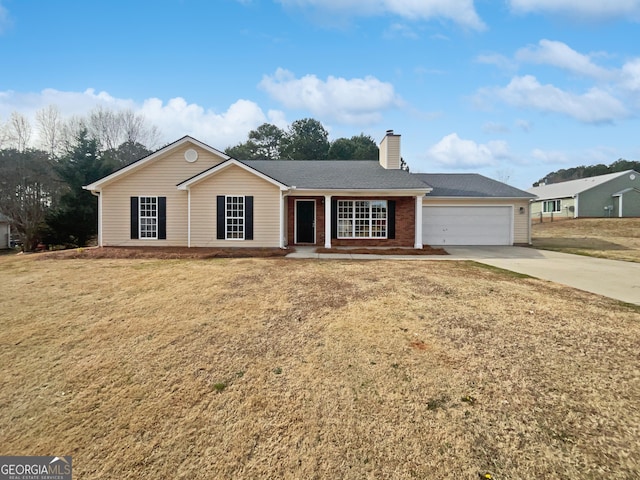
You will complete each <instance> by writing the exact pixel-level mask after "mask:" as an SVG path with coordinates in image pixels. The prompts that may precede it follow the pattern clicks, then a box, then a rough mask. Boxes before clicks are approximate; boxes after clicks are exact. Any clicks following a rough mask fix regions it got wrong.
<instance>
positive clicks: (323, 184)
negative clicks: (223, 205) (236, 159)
mask: <svg viewBox="0 0 640 480" xmlns="http://www.w3.org/2000/svg"><path fill="white" fill-rule="evenodd" d="M242 163H244V164H245V165H247V166H249V167H251V168H253V169H255V170H257V171H258V172H261V173H263V174H264V175H267V176H268V177H270V178H273V179H275V180H277V181H278V182H281V183H283V184H285V185H288V186H290V187H293V186H295V187H296V188H297V189H307V190H423V191H425V192H427V191H429V186H428V185H425V183H424V182H423V181H422V180H420V179H419V178H418V177H416V176H415V175H413V174H411V173H409V172H406V171H404V170H387V169H385V168H384V167H382V166H381V165H380V164H379V163H378V162H377V161H374V160H245V161H243V162H242Z"/></svg>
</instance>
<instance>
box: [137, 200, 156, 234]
mask: <svg viewBox="0 0 640 480" xmlns="http://www.w3.org/2000/svg"><path fill="white" fill-rule="evenodd" d="M138 205H139V209H140V210H139V213H140V222H139V227H140V236H139V238H151V239H157V238H158V197H140V198H139V202H138Z"/></svg>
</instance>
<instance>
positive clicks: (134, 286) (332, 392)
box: [0, 256, 640, 479]
mask: <svg viewBox="0 0 640 480" xmlns="http://www.w3.org/2000/svg"><path fill="white" fill-rule="evenodd" d="M34 258H35V257H34V256H31V257H26V256H25V257H22V258H20V257H3V258H0V282H1V283H2V285H3V286H4V287H3V290H2V293H1V294H0V295H1V296H0V305H1V307H2V310H1V311H2V312H3V314H2V317H1V321H0V329H1V331H2V340H1V341H2V347H1V348H0V375H1V376H0V382H1V383H0V384H1V388H0V445H1V446H2V453H3V454H5V455H6V454H14V455H23V454H24V455H26V454H29V455H35V454H40V455H44V454H47V455H52V454H56V455H60V454H65V455H66V454H70V455H73V457H74V459H73V460H74V470H75V472H74V473H75V476H76V477H77V478H82V479H98V478H113V479H139V478H149V479H152V478H153V479H156V478H194V479H208V478H229V479H231V478H233V479H240V478H292V479H293V478H296V479H298V478H305V479H307V478H309V479H313V478H317V479H324V478H331V479H333V478H345V479H362V478H385V479H387V478H388V479H405V478H406V479H408V478H422V479H424V478H428V479H432V478H433V479H476V478H478V473H479V472H481V473H484V472H490V473H491V474H492V475H493V477H494V478H496V479H537V478H553V479H603V478H606V479H630V478H638V476H640V445H639V441H638V438H640V376H639V373H638V372H640V357H639V356H638V338H640V322H639V319H640V318H639V317H640V314H639V313H638V310H637V309H633V308H631V307H628V306H624V305H621V304H619V303H616V302H614V301H612V300H608V299H605V298H602V297H599V296H595V295H592V294H588V293H584V292H580V291H577V290H571V289H568V288H566V287H561V286H558V285H554V284H551V283H548V282H544V281H540V280H536V279H523V278H516V277H515V276H513V275H511V274H509V273H507V272H495V271H491V270H488V269H485V268H484V267H482V266H481V265H478V264H474V263H461V262H425V261H419V262H411V261H407V262H393V261H371V262H357V261H317V260H297V261H293V260H285V259H231V260H229V259H216V260H206V261H203V260H121V259H102V260H100V259H98V260H86V259H79V260H68V261H58V260H54V259H46V260H42V261H34Z"/></svg>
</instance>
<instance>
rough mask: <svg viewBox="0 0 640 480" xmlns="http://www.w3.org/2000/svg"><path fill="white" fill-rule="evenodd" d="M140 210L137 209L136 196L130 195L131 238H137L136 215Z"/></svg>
mask: <svg viewBox="0 0 640 480" xmlns="http://www.w3.org/2000/svg"><path fill="white" fill-rule="evenodd" d="M139 215H140V212H139V211H138V197H131V238H132V239H136V238H139V233H138V230H139V228H138V221H139V220H138V216H139Z"/></svg>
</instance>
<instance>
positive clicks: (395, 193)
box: [289, 188, 431, 197]
mask: <svg viewBox="0 0 640 480" xmlns="http://www.w3.org/2000/svg"><path fill="white" fill-rule="evenodd" d="M430 191H431V189H428V188H425V189H420V190H415V189H414V190H400V189H398V190H373V189H372V190H369V189H366V190H365V189H357V190H356V189H354V190H347V189H335V190H333V189H322V190H318V189H314V188H291V190H290V191H289V195H302V196H318V197H322V196H324V195H331V196H333V197H338V196H342V197H344V196H346V197H371V196H377V197H415V196H417V195H426V194H427V193H429V192H430Z"/></svg>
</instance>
